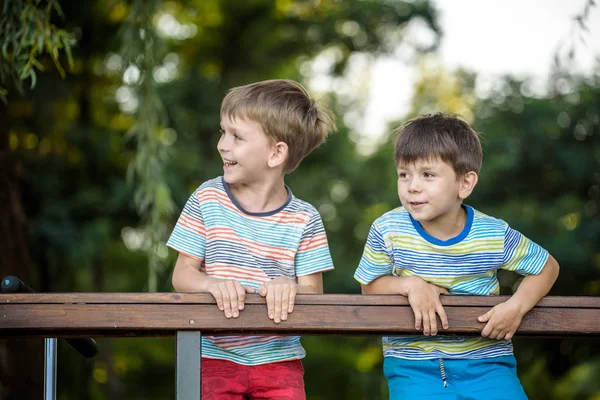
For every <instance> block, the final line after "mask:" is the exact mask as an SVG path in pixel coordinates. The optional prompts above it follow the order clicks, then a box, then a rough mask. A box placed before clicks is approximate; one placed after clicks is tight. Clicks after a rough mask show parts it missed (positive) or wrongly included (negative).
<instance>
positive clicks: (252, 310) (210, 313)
mask: <svg viewBox="0 0 600 400" xmlns="http://www.w3.org/2000/svg"><path fill="white" fill-rule="evenodd" d="M506 299H507V297H506V296H442V304H443V305H444V308H445V310H446V313H447V315H448V319H449V323H450V328H449V329H448V330H445V331H441V332H440V334H461V335H478V334H479V333H480V332H481V330H482V328H483V326H484V324H482V323H479V322H478V321H477V317H478V316H479V315H481V314H483V313H485V312H486V311H488V310H489V309H490V308H491V307H493V306H494V305H496V304H498V303H500V302H502V301H505V300H506ZM177 331H201V332H202V334H203V335H214V334H218V335H222V334H283V335H292V334H301V335H330V334H333V335H400V334H401V335H406V334H420V332H417V331H415V329H414V316H413V313H412V311H411V309H410V305H409V304H408V302H407V300H406V298H403V297H401V296H393V295H334V294H328V295H298V296H297V299H296V307H295V310H294V312H293V313H292V314H290V316H289V318H288V320H287V321H284V322H282V323H280V324H275V323H274V322H273V321H271V320H269V319H268V318H267V311H266V304H265V300H264V299H263V298H261V297H260V296H258V295H249V296H248V297H247V300H246V307H245V309H244V310H243V311H242V312H241V313H240V316H239V317H238V318H231V319H227V318H225V317H224V315H223V313H222V312H221V311H219V310H218V309H217V307H216V306H215V301H214V299H213V298H212V296H211V295H210V294H206V293H35V294H4V295H0V337H9V336H20V337H47V336H52V337H81V336H95V337H100V336H110V337H118V336H172V335H175V334H176V332H177ZM517 335H533V336H600V297H552V296H551V297H546V298H544V299H542V301H541V302H540V303H539V304H538V305H537V306H536V307H535V308H534V309H533V310H531V311H530V312H529V313H528V314H527V315H526V316H525V318H524V319H523V321H522V323H521V325H520V327H519V330H518V332H517Z"/></svg>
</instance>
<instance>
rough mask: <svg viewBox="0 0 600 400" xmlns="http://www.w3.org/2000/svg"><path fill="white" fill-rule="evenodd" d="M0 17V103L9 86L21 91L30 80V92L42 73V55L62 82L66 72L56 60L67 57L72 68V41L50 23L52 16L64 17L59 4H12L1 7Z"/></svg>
mask: <svg viewBox="0 0 600 400" xmlns="http://www.w3.org/2000/svg"><path fill="white" fill-rule="evenodd" d="M1 12H2V14H1V15H0V48H1V49H2V58H1V59H0V60H2V62H0V100H2V101H6V96H7V95H8V91H9V88H10V86H12V85H14V86H15V87H16V88H17V89H18V90H19V91H21V92H22V90H23V81H26V80H27V79H29V80H30V87H31V88H33V87H35V85H36V82H37V71H44V69H45V67H44V64H43V63H44V59H43V57H42V56H43V55H49V56H50V58H51V60H52V61H53V63H54V66H55V67H56V69H57V71H58V72H59V73H60V75H61V76H62V77H63V78H64V77H65V71H64V68H63V67H62V64H61V62H60V60H59V58H60V54H61V53H64V54H65V55H66V56H67V62H68V64H69V65H70V66H72V65H73V57H72V54H71V49H72V48H73V46H74V45H75V42H76V41H75V37H74V36H73V35H72V34H71V33H69V32H67V31H66V30H64V29H59V28H57V27H56V26H55V25H54V24H52V23H51V17H52V14H53V13H56V14H58V15H59V16H60V17H64V15H63V12H62V9H61V8H60V4H59V3H58V0H47V1H43V0H34V1H25V0H11V1H4V2H3V4H2V10H1Z"/></svg>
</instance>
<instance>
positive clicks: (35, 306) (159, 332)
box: [0, 293, 600, 399]
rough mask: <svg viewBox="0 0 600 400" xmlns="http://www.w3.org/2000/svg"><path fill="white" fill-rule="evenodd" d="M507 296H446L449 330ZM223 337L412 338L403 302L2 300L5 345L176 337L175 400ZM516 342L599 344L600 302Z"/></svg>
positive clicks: (126, 296)
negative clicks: (227, 308) (274, 313)
mask: <svg viewBox="0 0 600 400" xmlns="http://www.w3.org/2000/svg"><path fill="white" fill-rule="evenodd" d="M506 299H507V297H504V296H481V297H480V296H442V304H443V305H444V308H445V310H446V313H447V315H448V321H449V324H450V327H449V329H447V330H444V331H441V332H440V333H439V334H444V335H446V334H460V335H478V334H480V332H481V330H482V329H483V326H484V324H483V323H480V322H478V321H477V317H478V316H479V315H482V314H484V313H485V312H486V311H488V310H489V309H490V308H491V307H493V306H494V305H496V304H498V303H500V302H502V301H505V300H506ZM201 334H204V335H223V334H236V335H239V334H242V335H246V334H280V335H281V334H282V335H296V334H298V335H378V336H381V335H413V334H417V335H418V334H421V333H419V332H417V331H415V329H414V316H413V313H412V310H411V308H410V306H409V304H408V302H407V301H406V299H405V298H403V297H401V296H389V295H332V294H329V295H298V296H297V299H296V306H295V308H294V312H293V313H292V314H290V315H289V317H288V320H287V321H283V322H281V323H280V324H275V323H274V322H273V321H271V320H269V319H268V318H267V310H266V304H265V300H264V299H263V298H261V297H259V296H258V295H249V296H248V298H247V299H246V306H245V309H244V310H243V311H242V312H241V313H240V316H239V317H238V318H231V319H227V318H225V317H224V315H223V312H222V311H219V310H218V309H217V307H216V305H215V301H214V299H213V298H212V296H211V295H209V294H195V293H44V294H41V293H35V294H3V295H0V337H15V336H18V337H84V336H92V337H124V336H177V385H176V387H177V398H178V399H193V398H199V397H200V373H199V371H200V359H201V348H200V338H201ZM517 335H518V336H544V337H566V336H588V337H600V297H546V298H544V299H542V301H540V303H539V304H538V305H537V306H536V307H535V308H534V309H532V310H531V311H530V312H529V313H527V315H526V316H525V317H524V318H523V321H522V323H521V325H520V326H519V329H518V331H517Z"/></svg>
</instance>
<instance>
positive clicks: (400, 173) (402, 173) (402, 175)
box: [398, 172, 407, 178]
mask: <svg viewBox="0 0 600 400" xmlns="http://www.w3.org/2000/svg"><path fill="white" fill-rule="evenodd" d="M406 176H407V173H406V172H398V178H406Z"/></svg>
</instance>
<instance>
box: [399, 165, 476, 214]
mask: <svg viewBox="0 0 600 400" xmlns="http://www.w3.org/2000/svg"><path fill="white" fill-rule="evenodd" d="M397 169H398V197H399V198H400V202H401V203H402V205H403V206H404V208H405V209H406V210H407V211H408V212H409V213H410V215H411V216H412V217H413V218H414V219H415V220H417V221H419V222H420V223H421V224H422V225H430V226H431V225H432V224H433V225H434V224H438V223H442V224H445V223H446V222H452V221H447V219H448V218H449V217H453V218H454V217H455V216H456V215H457V211H458V210H459V209H460V205H461V203H462V200H464V199H465V198H466V196H468V194H470V191H469V192H468V193H467V194H466V195H465V192H464V182H463V180H462V179H457V176H456V172H454V168H452V166H450V165H449V164H447V163H445V162H443V161H441V160H439V159H437V158H433V159H431V160H417V161H416V162H414V163H411V164H405V163H402V162H400V163H399V164H398V167H397Z"/></svg>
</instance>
